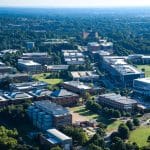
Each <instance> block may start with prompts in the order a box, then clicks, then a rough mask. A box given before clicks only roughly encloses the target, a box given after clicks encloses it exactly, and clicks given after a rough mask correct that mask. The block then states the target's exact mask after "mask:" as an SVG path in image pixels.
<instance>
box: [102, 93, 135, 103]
mask: <svg viewBox="0 0 150 150" xmlns="http://www.w3.org/2000/svg"><path fill="white" fill-rule="evenodd" d="M100 97H104V98H107V99H110V100H112V101H116V102H118V103H122V104H136V103H137V101H135V100H133V99H130V98H127V97H125V96H121V95H120V94H116V93H107V94H103V95H100Z"/></svg>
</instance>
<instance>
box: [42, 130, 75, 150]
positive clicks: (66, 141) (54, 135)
mask: <svg viewBox="0 0 150 150" xmlns="http://www.w3.org/2000/svg"><path fill="white" fill-rule="evenodd" d="M54 141H55V142H54ZM40 143H41V144H42V145H47V146H49V147H53V146H56V145H59V146H60V147H62V148H63V150H70V149H71V147H72V138H70V137H68V136H66V135H65V134H63V133H62V132H60V131H58V130H57V129H54V128H53V129H48V130H47V131H46V133H45V134H42V135H40Z"/></svg>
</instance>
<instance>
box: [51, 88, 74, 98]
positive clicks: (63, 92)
mask: <svg viewBox="0 0 150 150" xmlns="http://www.w3.org/2000/svg"><path fill="white" fill-rule="evenodd" d="M50 96H51V97H56V98H57V97H58V98H59V97H69V96H77V94H75V93H73V92H70V91H67V90H65V89H60V90H55V91H54V92H52V93H51V94H50Z"/></svg>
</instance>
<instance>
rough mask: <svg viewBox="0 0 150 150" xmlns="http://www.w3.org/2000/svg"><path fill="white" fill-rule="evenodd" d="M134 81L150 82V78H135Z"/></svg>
mask: <svg viewBox="0 0 150 150" xmlns="http://www.w3.org/2000/svg"><path fill="white" fill-rule="evenodd" d="M134 81H139V82H144V83H148V84H150V78H140V79H134Z"/></svg>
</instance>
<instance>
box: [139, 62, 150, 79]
mask: <svg viewBox="0 0 150 150" xmlns="http://www.w3.org/2000/svg"><path fill="white" fill-rule="evenodd" d="M136 67H137V69H138V70H142V69H145V77H150V65H137V66H136Z"/></svg>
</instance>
